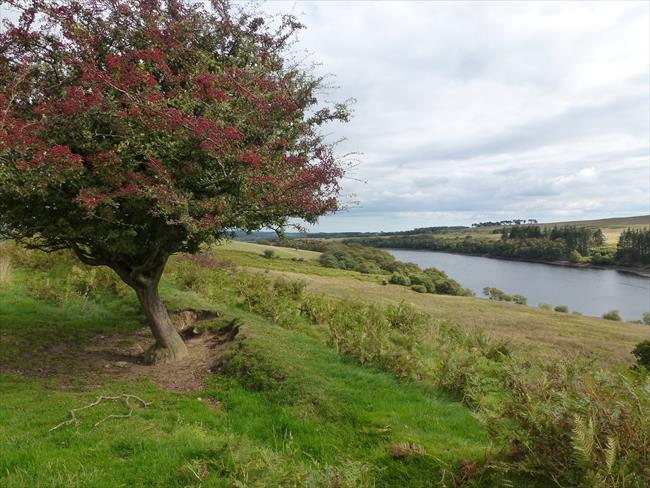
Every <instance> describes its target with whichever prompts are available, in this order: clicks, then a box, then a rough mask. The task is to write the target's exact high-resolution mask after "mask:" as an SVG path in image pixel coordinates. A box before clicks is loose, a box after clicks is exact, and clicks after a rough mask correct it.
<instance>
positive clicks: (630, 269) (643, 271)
mask: <svg viewBox="0 0 650 488" xmlns="http://www.w3.org/2000/svg"><path fill="white" fill-rule="evenodd" d="M380 249H385V250H390V249H395V250H400V251H422V252H443V253H446V254H459V255H461V256H475V257H477V258H489V259H500V260H502V261H520V262H524V263H537V264H548V265H551V266H563V267H565V268H581V269H609V270H612V271H619V272H621V273H628V274H632V275H636V276H641V277H642V278H650V268H644V267H639V266H621V265H606V264H591V263H572V262H570V261H544V260H541V259H526V258H504V257H501V256H490V255H488V254H469V253H466V252H453V251H437V250H435V249H412V248H407V247H384V248H380Z"/></svg>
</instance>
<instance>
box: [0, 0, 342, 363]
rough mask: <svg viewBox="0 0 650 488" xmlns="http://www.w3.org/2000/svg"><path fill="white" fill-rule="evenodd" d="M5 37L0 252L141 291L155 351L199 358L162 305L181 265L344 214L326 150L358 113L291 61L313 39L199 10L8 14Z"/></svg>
mask: <svg viewBox="0 0 650 488" xmlns="http://www.w3.org/2000/svg"><path fill="white" fill-rule="evenodd" d="M5 3H8V4H9V5H11V6H12V7H13V8H14V9H17V10H19V11H20V12H21V15H20V19H19V20H17V21H16V22H15V23H11V22H9V21H6V22H5V24H4V28H3V30H2V32H1V33H0V107H2V114H1V118H0V237H4V238H12V239H16V240H18V241H21V242H23V243H25V244H26V245H28V246H31V247H33V248H38V249H41V250H44V251H54V250H59V249H71V250H72V251H73V252H74V253H75V254H76V256H77V257H78V258H79V259H80V260H81V261H82V262H84V263H86V264H88V265H91V266H100V265H102V266H108V267H110V268H111V269H113V270H114V271H115V272H116V273H117V274H118V275H119V276H120V278H121V279H122V280H123V281H124V282H125V283H126V284H128V285H129V286H130V287H132V288H133V289H134V290H135V292H136V294H137V296H138V299H139V301H140V303H141V305H142V307H143V309H144V312H145V315H146V317H147V320H148V323H149V326H150V327H151V330H152V332H153V335H154V336H155V338H156V346H154V347H153V348H152V349H151V350H150V351H148V359H149V361H150V362H158V361H165V362H167V361H173V360H176V359H179V358H182V357H184V356H186V355H187V349H186V347H185V345H184V343H183V341H182V339H181V338H180V336H179V334H178V333H177V332H176V331H175V330H174V327H173V326H172V324H171V322H170V320H169V316H168V314H167V311H166V309H165V307H164V304H163V302H162V301H161V298H160V295H159V293H158V283H159V281H160V279H161V276H162V273H163V270H164V268H165V264H166V263H167V260H168V259H169V257H170V256H171V255H172V254H174V253H180V252H188V253H193V252H196V251H197V250H198V249H199V247H200V246H201V245H202V244H204V243H206V242H211V240H213V239H215V238H216V239H218V238H220V237H223V236H225V235H226V233H227V231H228V230H229V229H244V230H254V229H258V228H260V227H264V226H268V227H274V228H275V227H281V226H284V225H286V224H287V223H288V222H289V219H291V218H300V219H304V220H306V221H308V222H314V221H315V220H316V219H317V218H318V217H319V216H320V215H323V214H326V213H328V212H332V211H335V210H336V209H337V205H338V204H337V195H338V193H339V183H338V182H339V180H340V178H341V177H342V175H343V166H342V164H341V160H340V159H339V158H337V157H336V156H335V154H334V151H333V146H332V144H329V143H327V142H326V141H325V140H324V138H323V136H321V135H320V130H319V127H320V126H321V125H322V124H324V123H326V122H328V121H336V120H338V121H345V120H347V118H348V115H349V114H348V110H347V107H346V105H345V104H336V105H334V106H324V105H319V102H318V99H317V93H318V92H319V90H322V89H323V88H324V81H323V79H322V78H317V77H314V76H313V75H311V74H310V72H309V70H306V69H304V68H301V66H300V64H298V63H294V62H292V61H291V60H290V59H289V58H290V57H289V56H288V54H287V53H288V48H289V46H290V44H291V42H292V39H294V35H295V33H296V31H298V30H299V29H301V28H302V25H301V24H300V23H299V22H298V21H297V20H296V19H295V18H294V17H292V16H282V17H280V18H276V19H274V21H273V22H269V20H268V19H265V18H263V17H260V16H257V15H254V14H252V13H250V12H248V11H245V10H235V9H233V8H232V7H231V6H230V5H229V4H228V2H227V0H212V1H211V2H210V6H209V7H208V6H205V5H204V3H203V2H191V1H189V0H83V1H81V0H78V1H75V0H10V1H8V2H5Z"/></svg>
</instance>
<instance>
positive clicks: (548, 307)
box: [537, 303, 553, 310]
mask: <svg viewBox="0 0 650 488" xmlns="http://www.w3.org/2000/svg"><path fill="white" fill-rule="evenodd" d="M537 306H538V307H539V308H541V309H542V310H551V309H552V308H553V307H551V304H550V303H540V304H539V305H537Z"/></svg>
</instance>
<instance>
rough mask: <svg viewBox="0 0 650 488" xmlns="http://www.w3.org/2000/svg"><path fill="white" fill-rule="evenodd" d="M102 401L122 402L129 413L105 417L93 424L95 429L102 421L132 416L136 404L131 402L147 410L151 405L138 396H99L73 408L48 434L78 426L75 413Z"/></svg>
mask: <svg viewBox="0 0 650 488" xmlns="http://www.w3.org/2000/svg"><path fill="white" fill-rule="evenodd" d="M104 400H110V401H113V402H115V401H118V400H122V401H123V402H124V405H126V406H127V408H128V409H129V413H127V414H124V415H115V414H112V415H109V416H108V417H105V418H103V419H101V420H100V421H99V422H97V423H96V424H95V427H97V426H98V425H99V424H101V423H102V422H104V421H106V420H108V419H117V418H127V417H130V416H131V415H133V410H135V408H136V407H137V406H138V405H137V404H136V405H134V404H132V403H131V400H135V401H137V403H138V404H139V406H140V407H142V408H147V407H148V406H149V405H151V402H145V401H144V400H143V399H142V398H140V397H139V396H136V395H131V394H128V393H123V394H121V395H117V396H105V395H100V397H99V398H97V400H95V401H94V402H92V403H89V404H88V405H84V406H82V407H78V408H73V409H72V410H70V418H69V419H68V420H64V421H63V422H61V423H60V424H58V425H55V426H54V427H52V428H51V429H50V430H49V432H52V431H53V430H56V429H58V428H59V427H63V426H64V425H69V424H75V425H77V426H78V425H79V419H78V418H77V412H79V411H81V410H85V409H87V408H92V407H96V406H97V405H99V404H100V403H101V402H102V401H104Z"/></svg>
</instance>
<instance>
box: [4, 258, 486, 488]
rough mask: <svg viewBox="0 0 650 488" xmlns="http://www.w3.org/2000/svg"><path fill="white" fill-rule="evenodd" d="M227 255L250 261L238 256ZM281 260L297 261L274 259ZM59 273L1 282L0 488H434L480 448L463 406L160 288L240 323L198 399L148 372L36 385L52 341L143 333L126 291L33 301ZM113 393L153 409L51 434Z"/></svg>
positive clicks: (177, 290)
mask: <svg viewBox="0 0 650 488" xmlns="http://www.w3.org/2000/svg"><path fill="white" fill-rule="evenodd" d="M225 252H228V253H236V252H239V253H241V256H240V258H242V259H244V260H245V259H249V258H250V256H247V255H246V251H244V252H242V251H234V250H232V249H230V250H227V251H225ZM260 259H261V260H263V261H264V262H268V261H270V260H266V259H264V258H260ZM284 260H286V264H287V265H289V264H290V265H296V264H297V263H296V262H294V261H291V260H290V258H289V259H286V258H280V259H277V260H273V262H275V261H284ZM299 264H301V265H302V264H304V263H299ZM66 271H67V267H66V265H65V263H63V264H57V265H56V266H54V267H52V268H51V269H49V270H43V271H34V270H29V271H27V270H25V269H16V270H14V273H13V277H12V280H11V282H10V284H9V285H8V286H6V287H3V288H2V289H0V323H1V324H2V327H1V328H0V357H1V358H2V360H0V371H1V374H0V396H1V397H2V402H0V417H1V418H2V419H3V421H2V424H1V425H0V485H2V486H7V487H38V486H42V487H48V488H49V487H64V486H65V487H81V486H93V487H104V486H106V487H119V486H152V487H153V486H159V487H173V486H178V487H181V486H205V487H221V486H223V487H226V486H228V487H231V486H349V487H352V486H355V487H356V486H388V487H390V486H395V487H398V486H400V487H401V486H407V485H408V486H431V485H432V484H435V483H436V482H437V481H438V480H440V479H441V478H442V477H443V476H448V474H449V473H451V472H452V471H454V470H455V469H457V467H458V466H459V464H460V463H461V461H464V460H465V461H466V460H470V461H474V462H481V461H482V460H483V459H484V458H485V453H486V451H487V450H488V448H489V445H490V442H489V441H488V439H487V436H486V434H485V433H484V431H483V430H482V428H481V426H480V424H479V422H478V421H477V420H476V419H475V418H474V417H473V415H472V413H471V411H470V410H469V409H468V408H466V407H465V406H464V405H462V404H461V403H459V402H457V401H454V400H452V399H451V398H449V397H447V396H445V395H444V394H441V393H440V392H438V391H436V390H435V389H433V388H432V387H430V386H427V385H424V384H421V383H418V382H408V381H398V380H396V379H395V378H394V376H393V375H392V374H390V373H387V372H385V371H381V370H378V369H375V368H372V367H360V366H358V365H357V364H356V363H354V362H353V361H351V360H348V359H345V358H342V357H341V356H339V355H337V354H336V353H335V352H334V351H333V350H332V349H331V348H329V347H327V346H326V345H325V344H324V342H323V341H322V340H321V339H320V338H319V337H318V334H313V333H303V332H301V330H300V328H298V329H295V330H286V329H283V328H280V327H278V326H276V325H273V324H271V323H269V322H268V321H266V320H264V319H263V318H260V317H258V316H256V315H253V314H250V313H246V312H244V311H242V310H240V309H238V308H236V307H232V305H228V304H229V303H230V304H232V303H233V302H234V297H233V296H232V291H231V290H227V289H226V290H222V292H223V293H224V294H225V295H227V296H228V297H229V299H226V300H224V302H223V303H219V304H215V303H211V302H209V301H208V300H207V299H206V298H205V297H201V296H199V295H197V294H196V293H194V292H192V291H189V290H187V289H184V288H182V287H180V286H178V285H175V284H174V283H172V282H170V281H164V282H163V284H162V289H161V292H162V294H163V296H164V299H165V300H166V302H167V304H168V306H169V308H172V309H173V308H180V307H186V306H194V307H202V308H205V307H212V308H215V307H216V308H219V309H220V310H225V311H227V312H228V313H230V314H233V315H235V316H237V317H239V318H240V319H241V320H242V324H243V325H242V326H241V332H240V334H239V335H238V336H237V338H236V340H235V342H234V343H233V345H232V346H231V348H230V349H229V353H228V354H229V361H228V363H227V364H228V365H227V367H224V370H223V371H222V372H221V373H220V374H209V375H208V376H207V377H206V379H205V383H204V388H203V389H202V390H201V391H195V392H187V393H178V392H169V391H164V390H161V389H160V388H159V387H158V386H156V385H155V384H154V383H153V382H152V381H151V380H150V379H147V378H146V377H144V378H141V379H139V380H137V381H131V382H126V381H122V380H115V379H102V377H101V376H98V375H89V376H88V377H84V376H83V375H80V374H78V373H76V372H75V371H69V372H68V373H67V376H66V377H61V376H60V375H50V376H49V377H46V378H36V377H35V376H34V375H33V374H31V371H34V370H35V369H34V368H35V367H37V366H38V363H39V362H42V364H43V365H45V364H46V363H48V362H49V361H52V360H53V358H56V357H57V356H56V354H57V345H58V344H60V343H61V342H68V343H70V342H73V343H74V344H75V346H76V347H78V348H79V349H84V348H85V347H86V346H85V345H86V344H87V343H88V341H90V340H91V339H92V338H93V337H96V336H97V334H106V335H108V336H112V335H115V334H118V335H121V336H123V337H124V341H125V342H128V341H129V340H132V339H131V334H132V333H133V332H134V331H137V330H138V329H140V328H141V327H142V323H143V321H142V317H141V316H140V314H139V313H138V312H137V311H136V310H137V308H136V306H135V305H136V303H135V300H134V299H133V297H131V296H130V295H128V296H121V295H119V294H108V293H100V294H98V295H96V296H95V297H94V298H89V299H87V300H81V301H76V302H75V301H73V302H70V303H62V304H51V303H46V302H44V301H39V300H36V299H34V298H33V297H32V296H30V294H29V291H28V285H27V283H28V281H29V279H31V278H33V277H34V276H35V275H46V276H49V277H50V279H51V280H52V283H58V282H61V281H62V280H63V279H64V277H65V275H66ZM224 303H226V304H224ZM28 365H30V367H31V369H30V368H27V367H26V366H28ZM46 376H47V375H46ZM71 378H72V379H73V381H69V380H70V379H71ZM122 392H127V393H134V394H137V395H139V396H141V397H142V398H144V399H145V400H146V401H150V402H152V404H151V406H150V407H148V408H146V409H137V410H136V411H135V412H134V415H133V417H131V418H128V419H111V420H109V421H107V422H104V423H102V424H100V425H99V426H97V427H93V424H94V423H95V422H97V421H98V420H100V419H102V418H104V417H106V416H107V415H109V414H122V413H125V408H124V407H123V406H121V405H119V404H112V403H108V404H102V405H100V406H98V407H96V408H94V409H91V410H88V411H83V412H81V413H80V414H79V417H80V419H81V424H80V425H79V427H78V429H76V428H75V427H74V426H66V427H63V428H61V429H59V430H57V431H54V432H48V431H49V429H50V428H51V427H52V426H54V425H56V424H58V423H59V422H61V421H62V420H64V419H66V418H67V415H68V410H70V409H71V408H74V407H79V406H81V405H84V404H87V403H89V402H91V401H93V400H94V399H96V398H97V397H98V396H99V395H109V394H118V393H122ZM398 445H413V446H417V449H418V450H422V452H423V453H424V454H423V455H421V454H418V455H414V456H412V457H407V458H403V459H396V458H393V457H391V456H390V455H389V451H390V450H391V448H392V447H394V446H398Z"/></svg>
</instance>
